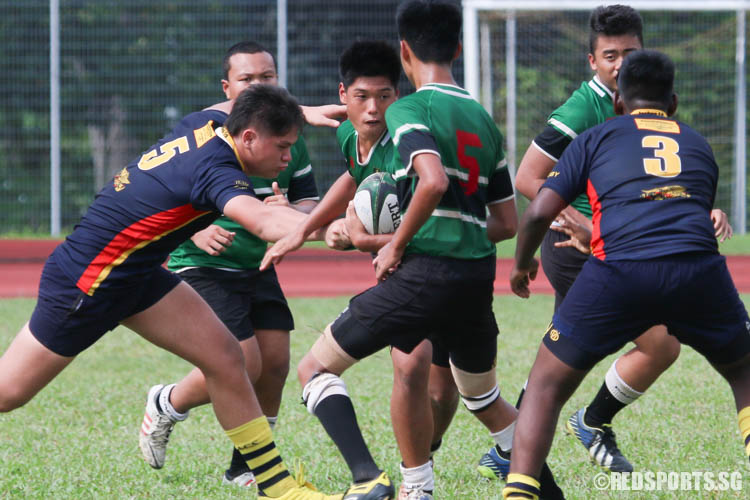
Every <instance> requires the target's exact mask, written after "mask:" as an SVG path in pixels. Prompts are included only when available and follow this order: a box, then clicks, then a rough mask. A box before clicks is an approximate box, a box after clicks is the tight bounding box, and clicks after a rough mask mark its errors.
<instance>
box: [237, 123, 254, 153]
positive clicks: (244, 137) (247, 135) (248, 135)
mask: <svg viewBox="0 0 750 500" xmlns="http://www.w3.org/2000/svg"><path fill="white" fill-rule="evenodd" d="M257 139H258V132H257V131H256V130H255V129H254V128H252V127H249V128H246V129H245V130H243V131H242V134H241V135H240V140H241V141H242V145H243V146H245V148H248V149H250V148H251V147H252V145H253V143H254V142H256V141H257Z"/></svg>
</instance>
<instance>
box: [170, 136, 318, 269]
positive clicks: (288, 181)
mask: <svg viewBox="0 0 750 500" xmlns="http://www.w3.org/2000/svg"><path fill="white" fill-rule="evenodd" d="M291 155H292V160H291V161H290V162H289V165H288V166H287V168H286V169H285V170H284V171H283V172H281V175H279V176H278V177H277V178H276V179H263V178H261V177H250V179H251V180H252V183H253V190H254V192H255V196H257V197H258V199H260V200H263V198H265V197H267V196H271V195H273V189H272V188H271V184H272V183H273V182H274V181H275V182H278V183H279V188H280V189H281V192H282V193H284V194H286V195H287V198H288V200H289V202H290V203H296V202H299V201H302V200H319V199H320V197H319V196H318V189H317V187H316V186H315V177H314V175H313V171H312V166H311V165H310V157H309V155H308V154H307V146H306V145H305V140H304V139H303V138H302V136H300V138H299V139H298V140H297V142H295V143H294V145H292V149H291ZM214 224H217V225H219V226H221V227H223V228H224V229H226V230H227V231H234V232H235V233H236V234H235V236H234V242H233V243H232V245H231V246H229V247H228V248H227V249H226V250H224V251H223V252H222V253H221V254H219V255H216V256H213V255H208V254H207V253H206V252H204V251H203V250H201V249H200V248H198V247H197V246H195V243H193V242H192V241H191V240H189V239H188V240H186V241H185V242H184V243H182V244H181V245H180V246H179V247H177V248H176V249H175V251H174V252H172V254H171V255H170V256H169V264H168V267H169V269H170V270H171V271H175V272H180V271H182V270H185V269H188V268H193V267H213V268H219V269H226V270H242V269H257V268H258V267H260V261H261V260H262V259H263V255H264V254H265V252H266V247H267V245H268V244H267V243H266V242H265V241H263V240H261V239H260V238H258V237H257V236H255V235H254V234H252V233H250V232H249V231H247V230H245V229H244V228H243V227H242V226H241V225H239V224H238V223H236V222H234V221H233V220H232V219H230V218H228V217H226V216H224V215H222V216H221V217H219V218H218V219H216V221H215V222H214Z"/></svg>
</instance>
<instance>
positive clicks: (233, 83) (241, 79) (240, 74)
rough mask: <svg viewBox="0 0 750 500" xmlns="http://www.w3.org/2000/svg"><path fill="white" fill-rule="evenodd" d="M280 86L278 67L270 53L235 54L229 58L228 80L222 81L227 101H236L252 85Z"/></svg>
mask: <svg viewBox="0 0 750 500" xmlns="http://www.w3.org/2000/svg"><path fill="white" fill-rule="evenodd" d="M258 83H266V84H268V85H278V84H279V79H278V76H277V75H276V65H275V64H274V63H273V57H271V54H269V53H268V52H256V53H255V54H234V55H232V57H230V58H229V72H228V74H227V79H226V80H222V81H221V86H222V88H223V89H224V94H225V95H226V96H227V99H235V98H236V97H237V96H238V95H240V94H241V93H242V91H243V90H245V89H246V88H248V87H249V86H250V85H255V84H258Z"/></svg>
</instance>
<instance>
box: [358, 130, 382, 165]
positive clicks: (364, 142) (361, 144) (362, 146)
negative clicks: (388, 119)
mask: <svg viewBox="0 0 750 500" xmlns="http://www.w3.org/2000/svg"><path fill="white" fill-rule="evenodd" d="M381 137H383V133H382V132H381V133H380V134H378V135H377V137H375V136H373V137H365V136H364V135H362V134H357V155H358V156H359V158H357V160H358V162H359V163H364V162H366V161H367V159H368V157H369V156H370V151H372V148H374V147H375V143H377V142H378V140H380V138H381Z"/></svg>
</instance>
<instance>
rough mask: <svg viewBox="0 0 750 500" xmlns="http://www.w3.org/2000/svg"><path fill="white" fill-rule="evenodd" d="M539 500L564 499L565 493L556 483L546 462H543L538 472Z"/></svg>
mask: <svg viewBox="0 0 750 500" xmlns="http://www.w3.org/2000/svg"><path fill="white" fill-rule="evenodd" d="M539 500H565V495H563V492H562V490H561V489H560V487H559V486H558V485H557V482H556V481H555V476H554V475H552V471H551V470H550V468H549V466H548V465H547V462H544V465H543V466H542V473H541V474H539Z"/></svg>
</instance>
